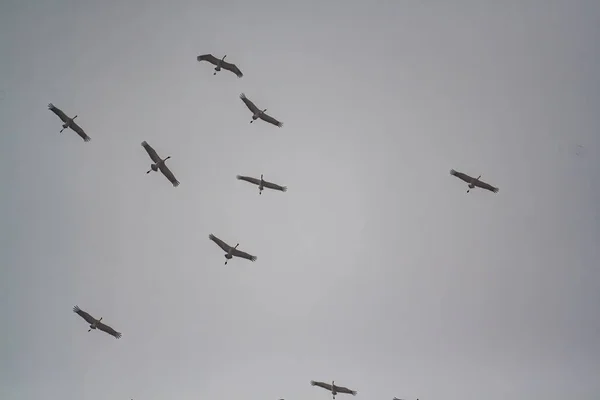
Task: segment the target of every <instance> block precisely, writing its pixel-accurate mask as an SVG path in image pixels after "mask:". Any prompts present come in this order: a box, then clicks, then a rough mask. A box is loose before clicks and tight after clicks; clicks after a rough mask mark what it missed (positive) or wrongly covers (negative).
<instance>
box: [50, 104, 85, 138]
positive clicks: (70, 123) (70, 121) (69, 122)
mask: <svg viewBox="0 0 600 400" xmlns="http://www.w3.org/2000/svg"><path fill="white" fill-rule="evenodd" d="M48 109H49V110H50V111H52V112H53V113H54V114H56V115H58V118H60V119H61V121H62V122H64V124H63V126H62V129H61V130H60V133H62V132H63V131H64V130H65V129H67V128H71V129H72V130H73V131H75V132H76V133H77V134H78V135H79V136H81V138H82V139H83V140H84V141H85V142H89V141H90V140H92V139H91V138H90V137H89V136H88V135H86V133H85V132H84V130H83V129H81V127H80V126H79V125H77V123H76V122H75V118H77V115H76V116H74V117H73V118H69V117H67V114H65V113H64V112H63V111H62V110H61V109H60V108H58V107H55V106H54V104H52V103H50V104H48Z"/></svg>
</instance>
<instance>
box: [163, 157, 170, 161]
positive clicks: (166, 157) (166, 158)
mask: <svg viewBox="0 0 600 400" xmlns="http://www.w3.org/2000/svg"><path fill="white" fill-rule="evenodd" d="M169 158H171V156H168V157H166V158H165V159H164V160H162V162H165V161H167V160H168V159H169Z"/></svg>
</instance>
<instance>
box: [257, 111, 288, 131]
mask: <svg viewBox="0 0 600 400" xmlns="http://www.w3.org/2000/svg"><path fill="white" fill-rule="evenodd" d="M260 119H262V120H263V121H266V122H268V123H270V124H273V125H276V126H278V127H280V128H281V127H282V126H283V122H279V121H277V120H276V119H275V118H273V117H271V116H270V115H269V114H265V113H262V114H260Z"/></svg>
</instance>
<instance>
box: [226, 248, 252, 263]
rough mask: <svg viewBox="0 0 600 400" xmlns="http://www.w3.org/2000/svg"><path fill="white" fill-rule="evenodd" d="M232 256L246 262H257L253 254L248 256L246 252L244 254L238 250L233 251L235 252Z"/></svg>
mask: <svg viewBox="0 0 600 400" xmlns="http://www.w3.org/2000/svg"><path fill="white" fill-rule="evenodd" d="M231 254H232V255H234V256H236V257H240V258H245V259H246V260H250V261H253V262H254V261H256V258H257V257H256V256H253V255H252V254H248V253H246V252H243V251H241V250H238V249H233V251H232V252H231Z"/></svg>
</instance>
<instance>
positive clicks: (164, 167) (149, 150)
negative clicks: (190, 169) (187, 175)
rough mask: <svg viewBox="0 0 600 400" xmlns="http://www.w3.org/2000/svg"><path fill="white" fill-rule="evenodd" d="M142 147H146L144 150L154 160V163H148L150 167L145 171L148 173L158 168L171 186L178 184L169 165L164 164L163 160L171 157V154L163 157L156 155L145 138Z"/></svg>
mask: <svg viewBox="0 0 600 400" xmlns="http://www.w3.org/2000/svg"><path fill="white" fill-rule="evenodd" d="M142 147H143V148H144V149H146V152H147V153H148V155H149V156H150V159H151V160H152V161H154V164H150V169H149V170H148V171H147V172H146V173H147V174H149V173H150V172H152V171H154V172H156V171H158V170H160V172H162V174H163V175H164V176H165V177H166V178H167V179H168V180H169V181H170V182H171V183H172V184H173V186H175V187H177V186H179V181H178V180H177V179H175V175H173V173H172V172H171V170H170V169H169V167H167V165H166V164H165V161H167V160H168V159H169V158H171V156H168V157H167V158H165V159H161V158H160V157H159V156H158V153H157V152H156V151H155V150H154V149H153V148H152V146H150V145H149V144H148V142H146V141H145V140H144V141H143V142H142Z"/></svg>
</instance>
